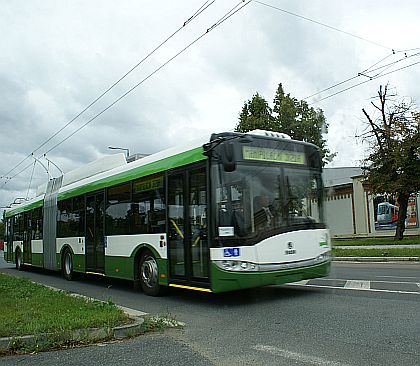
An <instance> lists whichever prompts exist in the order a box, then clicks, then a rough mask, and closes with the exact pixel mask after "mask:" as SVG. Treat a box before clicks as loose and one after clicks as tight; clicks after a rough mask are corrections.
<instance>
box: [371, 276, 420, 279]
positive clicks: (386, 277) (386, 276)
mask: <svg viewBox="0 0 420 366" xmlns="http://www.w3.org/2000/svg"><path fill="white" fill-rule="evenodd" d="M376 277H381V278H409V279H417V278H418V277H403V276H376Z"/></svg>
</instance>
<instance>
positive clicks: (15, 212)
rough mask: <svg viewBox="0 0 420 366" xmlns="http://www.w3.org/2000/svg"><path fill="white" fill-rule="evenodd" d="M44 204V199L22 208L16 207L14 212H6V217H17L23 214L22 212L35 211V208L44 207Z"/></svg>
mask: <svg viewBox="0 0 420 366" xmlns="http://www.w3.org/2000/svg"><path fill="white" fill-rule="evenodd" d="M43 204H44V199H43V198H42V199H40V200H39V201H36V202H32V203H31V204H29V205H26V206H22V207H16V208H14V209H12V210H8V211H6V217H10V216H13V215H16V214H18V213H21V212H25V211H29V210H33V209H34V208H38V207H42V205H43Z"/></svg>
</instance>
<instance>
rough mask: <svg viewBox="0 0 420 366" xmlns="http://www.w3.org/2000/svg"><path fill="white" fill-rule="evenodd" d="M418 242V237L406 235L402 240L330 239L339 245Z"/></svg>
mask: <svg viewBox="0 0 420 366" xmlns="http://www.w3.org/2000/svg"><path fill="white" fill-rule="evenodd" d="M411 244H420V237H419V236H415V237H408V238H404V239H403V240H394V238H363V239H342V240H337V239H333V240H332V245H333V246H335V247H339V246H359V245H360V246H362V245H411Z"/></svg>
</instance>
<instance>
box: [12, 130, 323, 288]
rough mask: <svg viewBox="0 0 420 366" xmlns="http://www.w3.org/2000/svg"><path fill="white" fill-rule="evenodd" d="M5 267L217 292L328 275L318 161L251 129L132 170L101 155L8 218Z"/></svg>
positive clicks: (132, 165) (307, 151) (302, 148)
mask: <svg viewBox="0 0 420 366" xmlns="http://www.w3.org/2000/svg"><path fill="white" fill-rule="evenodd" d="M5 218H6V225H5V227H6V233H5V234H6V245H5V253H4V255H5V259H6V260H7V261H9V262H14V263H15V264H16V268H17V269H18V270H22V269H24V268H25V267H29V266H34V267H43V268H46V269H49V270H56V271H60V270H61V271H62V272H63V275H64V277H65V278H66V279H68V280H72V279H74V278H75V277H76V276H77V275H78V274H80V273H93V274H98V275H103V276H109V277H116V278H122V279H128V280H132V281H134V283H135V284H136V285H137V286H139V287H141V288H142V289H143V290H144V292H145V293H146V294H149V295H153V296H156V295H159V294H160V293H162V292H163V290H165V288H166V287H167V286H171V287H178V288H184V289H191V290H198V291H205V292H214V293H218V292H224V291H232V290H238V289H244V288H251V287H258V286H265V285H280V284H284V283H288V282H294V281H299V280H304V279H309V278H315V277H322V276H326V275H327V274H328V273H329V269H330V262H331V244H330V238H329V234H328V230H327V229H326V227H325V224H324V223H323V185H322V179H321V159H320V154H319V151H318V149H317V147H315V146H314V145H311V144H308V143H305V142H301V141H294V140H291V139H290V137H288V136H287V135H284V134H279V133H273V132H268V131H261V130H256V131H252V132H249V133H246V134H242V133H233V132H226V133H219V134H212V135H211V137H210V139H208V137H207V138H206V139H201V140H199V141H195V142H194V143H190V144H188V145H185V146H182V147H177V148H171V149H168V150H164V151H161V152H159V153H156V154H153V155H149V156H147V157H144V158H142V159H138V160H135V161H133V162H127V161H126V159H125V157H124V155H123V154H116V155H111V156H108V157H105V158H102V159H99V160H97V161H95V162H92V163H90V164H88V165H86V166H84V167H82V168H79V169H76V170H74V171H72V172H69V173H67V174H64V175H63V176H60V177H58V178H53V179H51V180H50V181H49V182H48V183H47V184H46V185H44V186H41V187H40V188H39V189H38V192H37V197H35V198H34V199H32V200H31V201H27V202H24V203H22V204H19V205H16V206H12V208H11V209H9V210H8V211H6V213H5Z"/></svg>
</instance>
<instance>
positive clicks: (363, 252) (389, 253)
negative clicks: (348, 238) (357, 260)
mask: <svg viewBox="0 0 420 366" xmlns="http://www.w3.org/2000/svg"><path fill="white" fill-rule="evenodd" d="M332 251H333V254H334V255H335V256H336V257H420V248H389V249H379V248H378V249H376V248H375V249H359V248H357V249H340V248H333V249H332Z"/></svg>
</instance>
